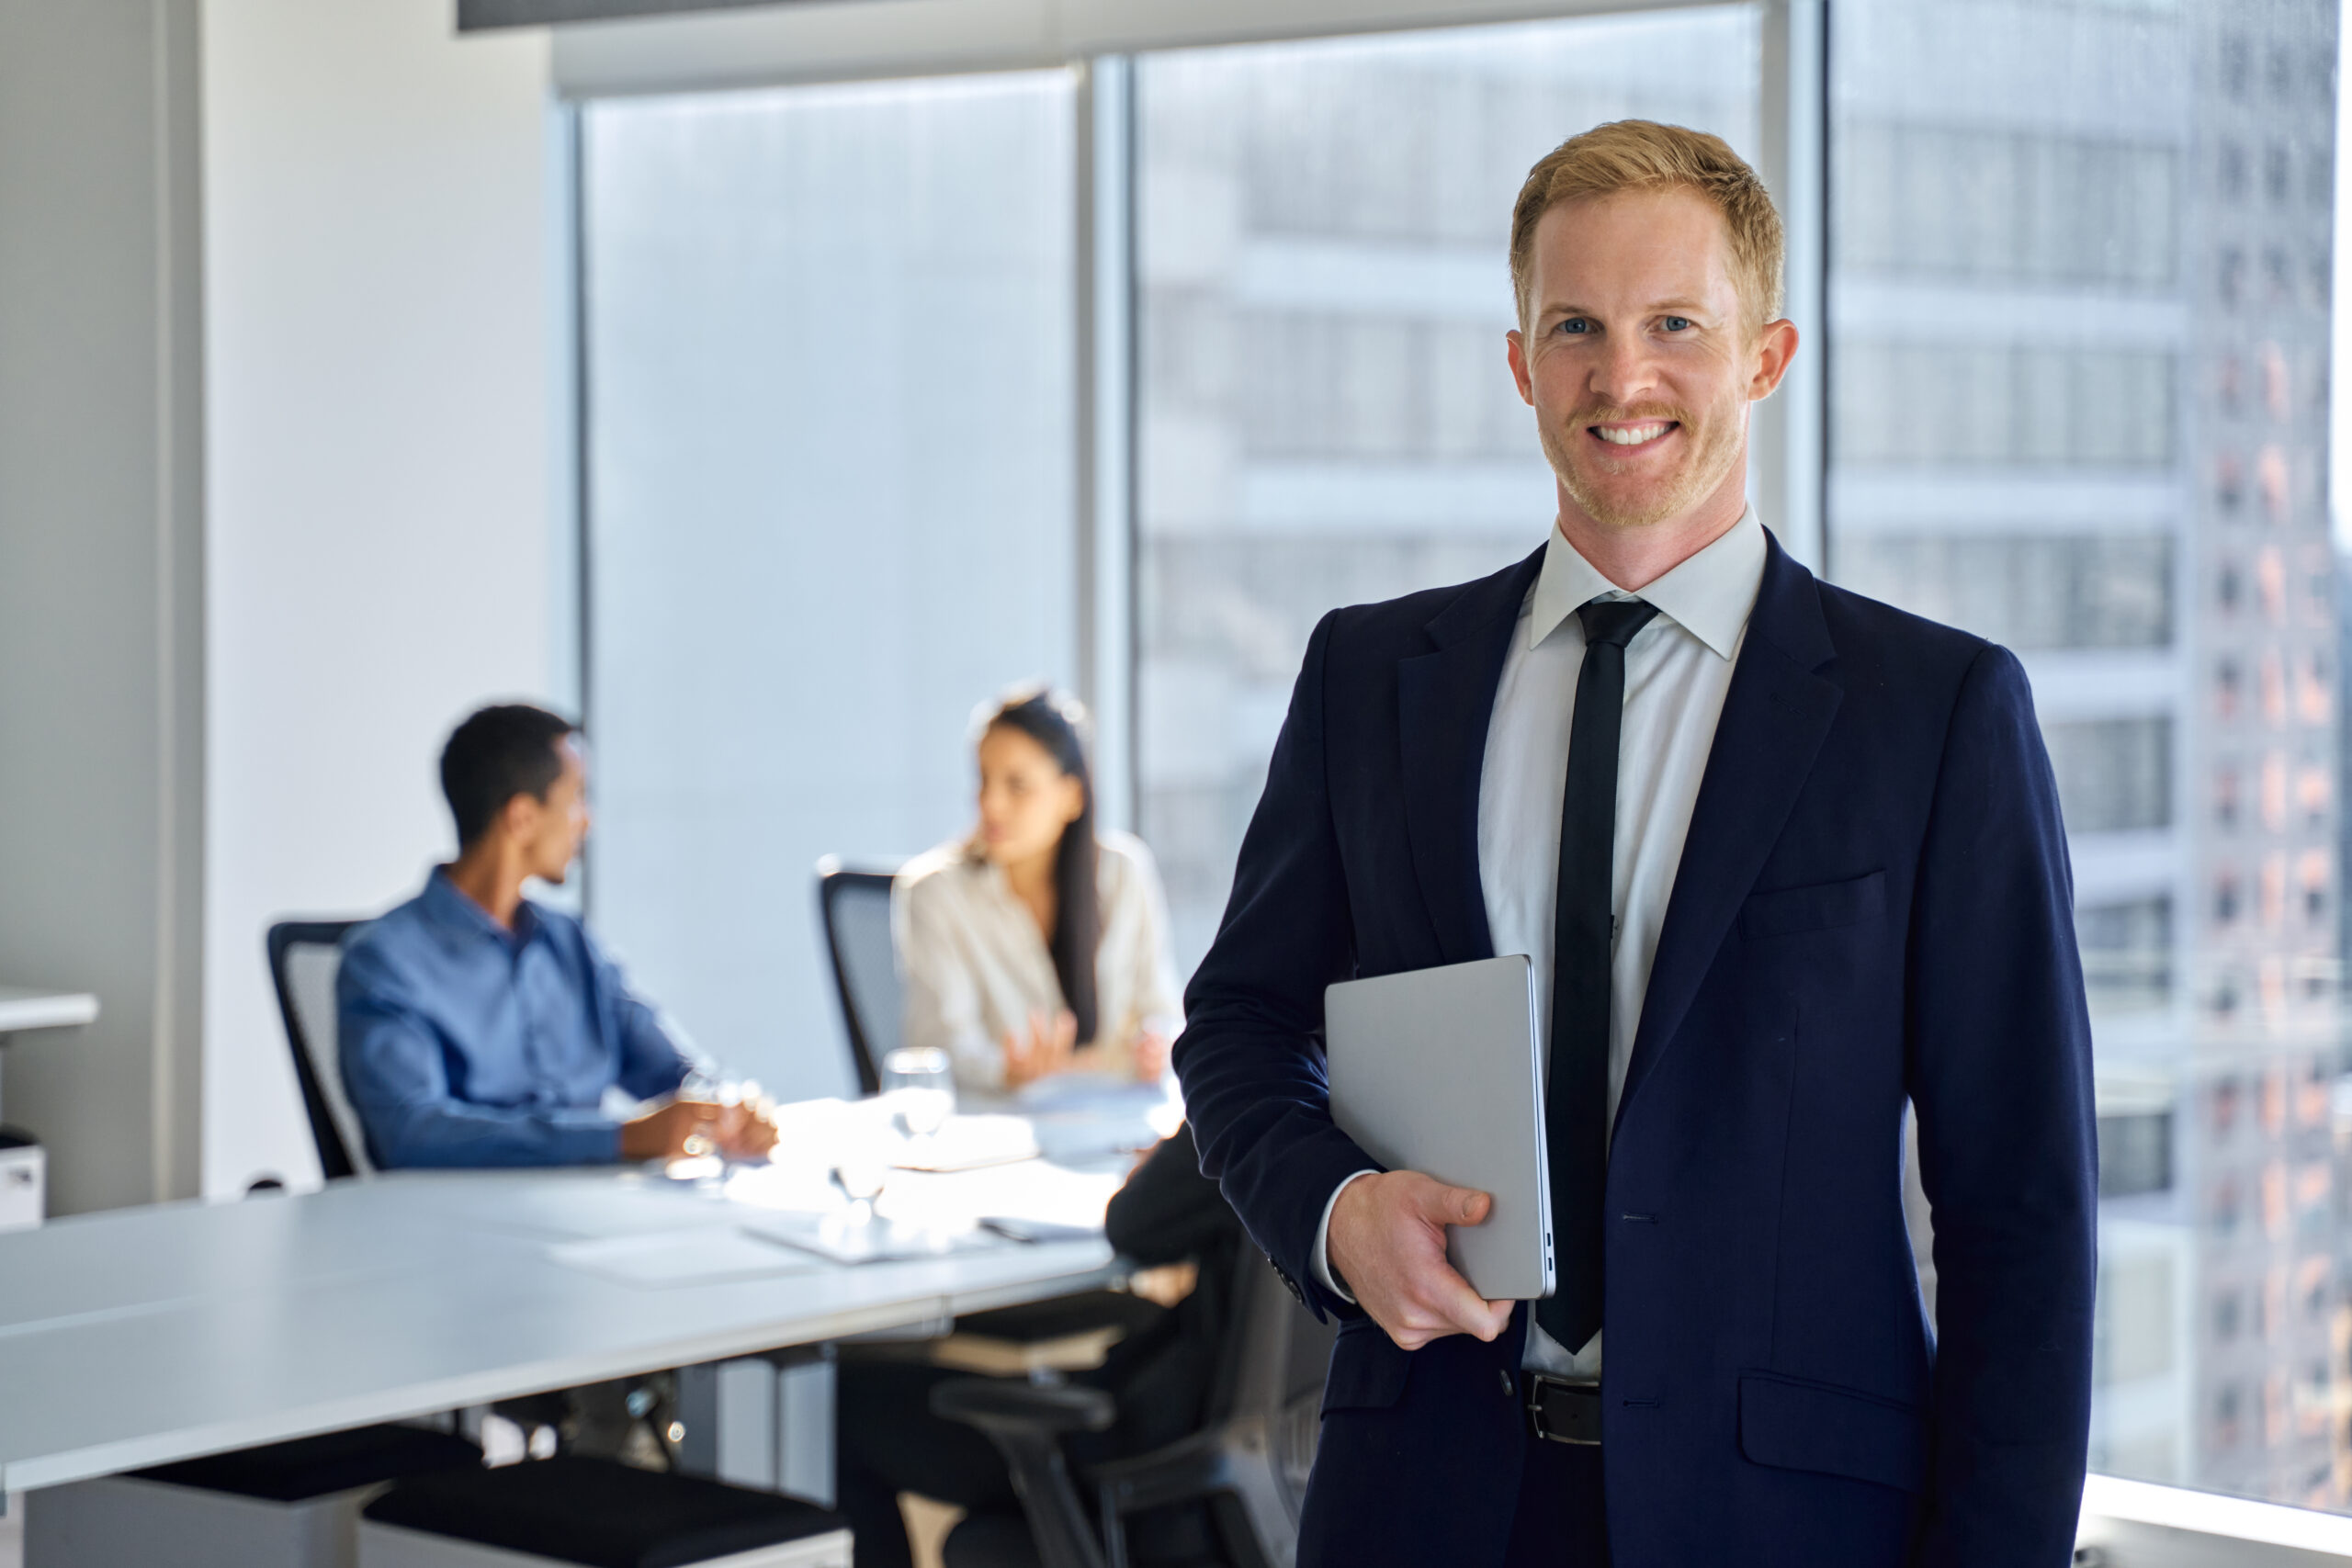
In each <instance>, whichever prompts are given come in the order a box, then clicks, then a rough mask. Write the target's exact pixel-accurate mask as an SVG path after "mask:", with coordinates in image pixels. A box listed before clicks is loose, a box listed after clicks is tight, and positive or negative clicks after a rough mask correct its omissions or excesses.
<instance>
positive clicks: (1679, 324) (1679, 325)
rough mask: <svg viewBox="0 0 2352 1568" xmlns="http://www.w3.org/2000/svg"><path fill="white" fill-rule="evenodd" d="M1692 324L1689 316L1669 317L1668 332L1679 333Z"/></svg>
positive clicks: (1667, 320)
mask: <svg viewBox="0 0 2352 1568" xmlns="http://www.w3.org/2000/svg"><path fill="white" fill-rule="evenodd" d="M1690 324H1691V318H1690V317H1688V316H1668V318H1667V319H1666V330H1667V331H1668V332H1670V333H1679V332H1680V331H1681V330H1682V329H1683V328H1685V327H1687V326H1689V325H1690Z"/></svg>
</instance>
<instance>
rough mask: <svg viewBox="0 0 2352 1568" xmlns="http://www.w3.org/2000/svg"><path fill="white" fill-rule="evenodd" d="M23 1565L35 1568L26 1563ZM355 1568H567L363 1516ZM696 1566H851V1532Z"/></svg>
mask: <svg viewBox="0 0 2352 1568" xmlns="http://www.w3.org/2000/svg"><path fill="white" fill-rule="evenodd" d="M26 1568H35V1565H34V1564H33V1563H32V1562H29V1561H28V1562H27V1563H26ZM357 1568H568V1565H567V1564H565V1563H564V1561H563V1559H561V1558H556V1557H540V1556H537V1555H535V1554H533V1553H531V1552H527V1551H508V1550H506V1549H505V1548H503V1547H497V1546H481V1545H478V1544H477V1543H475V1542H473V1541H469V1540H452V1539H451V1538H449V1537H448V1536H445V1535H433V1534H430V1533H428V1532H426V1531H424V1530H413V1529H401V1527H400V1526H398V1525H384V1524H378V1523H376V1522H375V1521H374V1520H372V1519H369V1520H365V1521H363V1522H362V1523H361V1524H360V1526H359V1562H358V1564H357ZM694 1568H850V1533H849V1531H847V1530H829V1531H827V1532H826V1533H825V1534H823V1535H813V1536H807V1537H804V1538H802V1539H801V1540H787V1541H784V1542H781V1543H779V1544H778V1545H775V1546H763V1547H759V1548H757V1549H755V1550H753V1551H737V1552H731V1553H729V1555H727V1556H725V1557H711V1558H706V1559H704V1560H703V1561H702V1562H698V1563H695V1565H694Z"/></svg>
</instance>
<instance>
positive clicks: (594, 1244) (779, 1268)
mask: <svg viewBox="0 0 2352 1568" xmlns="http://www.w3.org/2000/svg"><path fill="white" fill-rule="evenodd" d="M548 1257H549V1258H553V1259H555V1261H557V1262H558V1263H560V1264H562V1265H563V1266H564V1267H565V1268H567V1269H581V1270H582V1271H583V1272H586V1273H590V1274H600V1275H602V1276H604V1277H605V1279H608V1280H619V1281H620V1282H621V1283H623V1284H625V1285H638V1286H642V1287H645V1288H648V1289H653V1290H662V1289H667V1288H669V1287H672V1286H677V1285H709V1284H718V1283H721V1282H723V1281H725V1280H757V1279H761V1278H763V1277H765V1276H767V1275H771V1274H804V1273H807V1272H809V1270H811V1269H816V1268H817V1267H819V1264H818V1261H817V1259H816V1258H811V1257H809V1255H808V1254H807V1253H805V1252H799V1251H795V1250H792V1249H789V1248H786V1247H781V1246H778V1245H777V1244H776V1243H775V1242H771V1241H763V1240H761V1239H759V1238H758V1237H756V1236H753V1235H747V1234H745V1233H744V1232H743V1231H742V1230H741V1229H740V1228H738V1227H736V1226H733V1225H729V1226H725V1227H714V1228H711V1229H707V1230H689V1231H664V1232H661V1233H659V1234H656V1235H616V1236H602V1237H599V1238H597V1239H596V1240H594V1241H564V1242H558V1243H556V1244H555V1245H554V1246H552V1247H548Z"/></svg>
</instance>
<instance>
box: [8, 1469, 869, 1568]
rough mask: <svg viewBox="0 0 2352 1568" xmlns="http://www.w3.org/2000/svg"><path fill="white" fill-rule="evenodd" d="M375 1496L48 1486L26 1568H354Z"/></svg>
mask: <svg viewBox="0 0 2352 1568" xmlns="http://www.w3.org/2000/svg"><path fill="white" fill-rule="evenodd" d="M381 1490H382V1488H381V1487H380V1486H363V1487H359V1488H357V1489H356V1490H354V1491H350V1492H331V1493H328V1494H327V1495H324V1496H322V1497H310V1498H305V1499H303V1500H302V1501H300V1502H299V1503H276V1502H269V1501H266V1500H264V1499H262V1498H257V1497H240V1496H237V1495H234V1494H232V1493H227V1492H209V1491H204V1490H201V1489H199V1488H197V1487H193V1486H175V1485H173V1484H171V1483H169V1482H163V1481H141V1480H135V1479H132V1478H130V1477H128V1476H110V1477H107V1479H105V1480H103V1481H83V1482H77V1483H74V1484H73V1485H70V1486H54V1487H51V1488H49V1489H48V1490H46V1491H41V1492H35V1493H32V1494H31V1495H28V1496H27V1497H26V1498H25V1499H24V1506H25V1568H157V1565H158V1564H162V1563H170V1564H172V1565H173V1568H355V1559H354V1554H353V1539H354V1531H355V1530H356V1528H357V1525H358V1522H359V1510H360V1508H361V1506H364V1505H365V1504H366V1503H367V1502H368V1499H369V1498H371V1497H373V1496H374V1495H376V1494H377V1493H378V1492H379V1491H381ZM842 1561H843V1562H847V1561H848V1559H847V1558H843V1559H842Z"/></svg>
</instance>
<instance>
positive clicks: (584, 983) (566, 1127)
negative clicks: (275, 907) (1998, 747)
mask: <svg viewBox="0 0 2352 1568" xmlns="http://www.w3.org/2000/svg"><path fill="white" fill-rule="evenodd" d="M335 1000H336V1007H337V1012H338V1016H339V1025H340V1035H339V1039H338V1054H339V1055H340V1056H341V1059H342V1063H343V1081H344V1087H345V1090H346V1091H347V1092H348V1093H349V1095H350V1097H351V1103H352V1108H353V1109H354V1110H355V1111H357V1112H358V1115H359V1120H360V1122H361V1123H362V1124H363V1125H364V1126H365V1127H366V1129H367V1133H368V1150H369V1153H370V1154H371V1155H372V1156H373V1157H374V1159H375V1161H376V1163H377V1164H378V1165H379V1166H380V1167H383V1168H387V1169H391V1168H400V1167H403V1166H457V1167H480V1166H513V1165H592V1164H599V1163H604V1162H608V1161H611V1160H615V1159H617V1158H618V1157H619V1156H620V1132H619V1125H618V1123H616V1122H615V1121H614V1120H613V1119H612V1118H611V1117H610V1116H608V1115H606V1114H605V1113H604V1111H603V1110H602V1109H601V1104H602V1101H603V1099H604V1095H605V1090H606V1089H611V1088H614V1087H616V1086H617V1087H618V1088H620V1089H625V1090H627V1091H628V1093H629V1094H631V1095H634V1096H636V1097H637V1098H639V1099H640V1100H644V1099H650V1098H652V1097H653V1096H655V1095H660V1094H667V1093H669V1092H670V1091H672V1090H673V1089H676V1088H678V1086H679V1085H680V1084H681V1083H683V1082H684V1080H685V1077H686V1074H687V1072H688V1070H689V1069H690V1068H692V1067H694V1066H698V1065H699V1064H698V1063H696V1062H695V1060H694V1059H693V1058H691V1057H689V1056H688V1055H687V1054H686V1053H685V1052H684V1050H682V1049H681V1048H680V1046H679V1044H678V1043H677V1042H675V1041H674V1040H673V1039H672V1038H671V1036H670V1033H669V1032H668V1031H667V1030H665V1029H664V1028H663V1027H662V1021H661V1020H660V1018H659V1016H658V1015H657V1014H656V1013H655V1012H654V1010H653V1009H651V1008H650V1007H649V1006H647V1005H646V1004H645V1003H644V1002H643V1001H641V1000H639V998H637V997H636V996H635V995H633V994H632V993H631V992H630V990H629V988H628V982H627V981H626V980H625V979H623V978H622V976H621V972H620V969H619V967H618V966H617V965H616V964H614V963H613V962H612V961H611V960H610V959H608V958H606V957H605V954H604V953H603V952H602V951H601V950H599V949H598V947H597V946H596V943H595V942H594V940H593V939H591V938H590V936H589V935H588V932H587V930H586V928H584V927H583V926H582V925H581V923H580V922H579V921H578V920H576V919H572V918H571V916H569V915H566V914H563V913H561V912H560V911H559V910H555V909H549V908H546V907H544V906H542V905H538V904H534V903H532V902H530V901H529V900H528V899H526V900H524V902H523V903H522V905H521V906H520V907H519V908H518V909H517V910H516V912H515V929H514V930H513V931H508V930H506V929H505V928H504V927H503V926H501V925H500V924H499V923H498V922H497V921H496V920H494V919H491V917H490V913H489V911H487V910H485V909H484V908H482V907H481V905H479V904H477V903H475V902H474V901H473V900H472V899H471V898H469V897H466V896H465V895H464V894H463V893H460V892H459V891H458V889H457V887H456V886H455V885H454V884H452V883H451V882H450V881H449V879H448V877H447V875H446V874H443V873H441V872H439V871H435V873H434V874H433V877H432V880H430V881H429V882H427V883H426V884H425V885H424V892H423V893H421V894H419V895H417V896H416V897H413V898H412V899H410V900H409V901H408V902H407V903H405V904H402V905H401V907H400V908H396V909H394V910H392V911H391V912H390V914H387V915H385V916H384V917H383V918H382V919H377V920H371V921H369V922H368V924H366V925H364V926H361V927H358V928H357V929H356V930H355V931H352V933H351V934H350V935H349V936H348V937H346V938H345V941H344V950H343V966H342V969H341V971H340V972H339V973H338V975H337V976H336V979H335Z"/></svg>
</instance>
